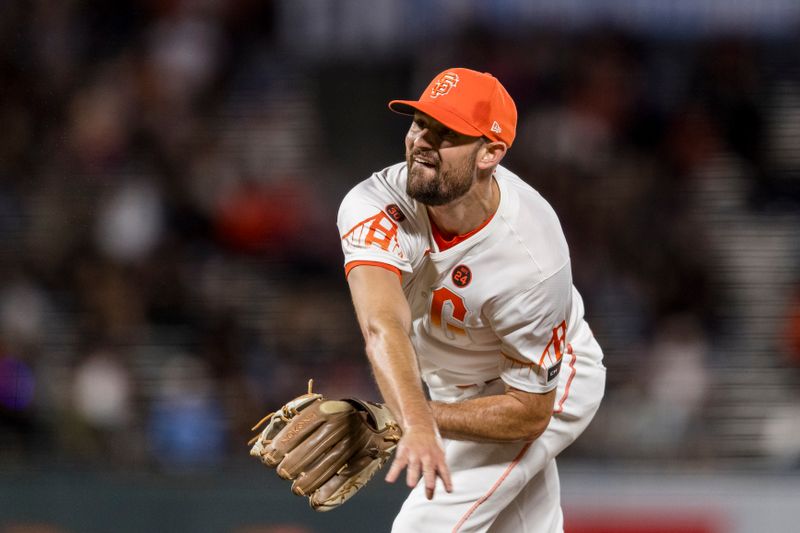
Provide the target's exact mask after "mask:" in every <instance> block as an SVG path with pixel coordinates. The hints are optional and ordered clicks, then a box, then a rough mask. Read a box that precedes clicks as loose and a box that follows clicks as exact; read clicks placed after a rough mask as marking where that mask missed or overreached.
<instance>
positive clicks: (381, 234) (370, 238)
mask: <svg viewBox="0 0 800 533" xmlns="http://www.w3.org/2000/svg"><path fill="white" fill-rule="evenodd" d="M397 229H398V226H397V223H396V222H395V221H393V220H392V219H391V218H389V216H388V215H387V214H386V213H384V212H383V211H379V212H378V213H377V214H375V215H372V216H370V217H367V218H366V219H364V220H362V221H360V222H358V223H357V224H355V225H354V226H353V227H352V228H351V229H350V230H349V231H347V232H345V234H344V235H342V246H344V247H345V248H351V249H370V248H373V249H378V250H382V251H384V252H389V253H390V254H392V255H395V256H397V258H398V259H405V255H404V254H403V249H402V248H401V247H400V243H399V241H398V240H397Z"/></svg>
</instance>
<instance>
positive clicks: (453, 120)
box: [389, 100, 484, 137]
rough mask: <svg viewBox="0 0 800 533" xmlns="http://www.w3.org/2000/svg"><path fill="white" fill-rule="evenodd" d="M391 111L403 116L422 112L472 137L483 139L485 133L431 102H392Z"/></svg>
mask: <svg viewBox="0 0 800 533" xmlns="http://www.w3.org/2000/svg"><path fill="white" fill-rule="evenodd" d="M389 109H391V110H392V111H394V112H395V113H399V114H401V115H413V114H414V112H415V111H420V112H421V113H425V114H426V115H428V116H430V117H433V118H434V119H436V120H438V121H439V122H441V123H442V124H444V125H445V126H447V127H448V128H450V129H451V130H453V131H457V132H458V133H461V134H463V135H469V136H470V137H483V135H484V133H483V132H482V131H481V130H479V129H478V128H476V127H475V126H473V125H472V124H470V123H469V122H467V121H466V120H464V119H463V118H461V117H460V116H458V115H457V114H455V113H453V112H452V111H449V110H447V109H445V108H443V107H442V106H439V105H435V104H432V103H430V102H419V101H417V100H392V101H391V102H389Z"/></svg>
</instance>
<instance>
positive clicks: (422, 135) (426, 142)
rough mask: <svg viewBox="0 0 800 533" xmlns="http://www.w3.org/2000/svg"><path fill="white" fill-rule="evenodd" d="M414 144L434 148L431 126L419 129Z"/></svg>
mask: <svg viewBox="0 0 800 533" xmlns="http://www.w3.org/2000/svg"><path fill="white" fill-rule="evenodd" d="M413 145H414V146H418V147H421V148H433V142H432V140H431V130H430V128H423V129H421V130H419V131H418V132H417V133H416V135H414V142H413Z"/></svg>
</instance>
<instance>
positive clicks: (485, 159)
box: [477, 141, 508, 170]
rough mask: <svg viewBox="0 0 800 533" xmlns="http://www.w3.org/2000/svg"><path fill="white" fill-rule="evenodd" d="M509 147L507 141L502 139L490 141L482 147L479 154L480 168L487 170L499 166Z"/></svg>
mask: <svg viewBox="0 0 800 533" xmlns="http://www.w3.org/2000/svg"><path fill="white" fill-rule="evenodd" d="M506 151H508V147H507V146H506V143H504V142H500V141H488V142H486V143H485V144H484V145H483V146H482V147H481V149H480V153H479V154H478V161H477V164H478V168H479V169H480V170H486V169H489V168H493V167H495V166H497V165H498V164H499V163H500V161H502V160H503V157H504V156H505V155H506Z"/></svg>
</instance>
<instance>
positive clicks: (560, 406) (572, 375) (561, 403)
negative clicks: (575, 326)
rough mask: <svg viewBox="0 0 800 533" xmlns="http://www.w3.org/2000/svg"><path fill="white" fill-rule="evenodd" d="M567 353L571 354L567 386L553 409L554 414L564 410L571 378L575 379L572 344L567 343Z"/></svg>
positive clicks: (575, 370)
mask: <svg viewBox="0 0 800 533" xmlns="http://www.w3.org/2000/svg"><path fill="white" fill-rule="evenodd" d="M567 353H568V354H569V355H571V356H572V359H571V360H570V362H569V368H570V372H569V379H567V386H566V387H565V388H564V395H563V396H562V397H561V399H560V400H559V401H558V407H557V408H556V409H554V410H553V413H555V414H558V413H561V412H562V411H564V402H566V401H567V398H568V397H569V387H570V385H572V380H573V379H575V374H576V373H577V369H576V368H575V360H576V359H577V358H578V356H577V355H575V352H574V351H573V350H572V345H571V344H569V343H567Z"/></svg>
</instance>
